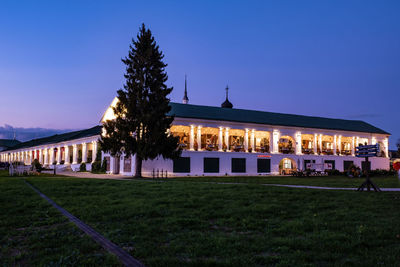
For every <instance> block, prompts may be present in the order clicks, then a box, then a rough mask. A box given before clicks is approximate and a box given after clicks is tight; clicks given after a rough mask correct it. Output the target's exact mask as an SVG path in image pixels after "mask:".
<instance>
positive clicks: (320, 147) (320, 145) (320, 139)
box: [318, 134, 322, 153]
mask: <svg viewBox="0 0 400 267" xmlns="http://www.w3.org/2000/svg"><path fill="white" fill-rule="evenodd" d="M318 139H319V140H318V141H319V151H321V153H322V134H320V135H319V138H318Z"/></svg>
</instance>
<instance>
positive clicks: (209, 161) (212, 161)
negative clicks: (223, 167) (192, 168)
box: [204, 158, 219, 173]
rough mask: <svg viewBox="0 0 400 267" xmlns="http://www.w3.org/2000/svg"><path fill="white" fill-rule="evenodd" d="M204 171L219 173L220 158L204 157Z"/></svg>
mask: <svg viewBox="0 0 400 267" xmlns="http://www.w3.org/2000/svg"><path fill="white" fill-rule="evenodd" d="M204 173H219V158H204Z"/></svg>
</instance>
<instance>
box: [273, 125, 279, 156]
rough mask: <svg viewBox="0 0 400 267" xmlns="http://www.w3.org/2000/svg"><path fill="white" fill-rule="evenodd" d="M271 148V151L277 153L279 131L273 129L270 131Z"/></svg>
mask: <svg viewBox="0 0 400 267" xmlns="http://www.w3.org/2000/svg"><path fill="white" fill-rule="evenodd" d="M272 143H273V150H272V153H274V154H276V153H279V131H278V130H274V131H273V133H272Z"/></svg>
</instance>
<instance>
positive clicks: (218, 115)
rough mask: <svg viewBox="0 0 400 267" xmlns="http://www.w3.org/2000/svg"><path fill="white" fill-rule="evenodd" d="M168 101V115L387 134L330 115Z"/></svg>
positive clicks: (355, 121)
mask: <svg viewBox="0 0 400 267" xmlns="http://www.w3.org/2000/svg"><path fill="white" fill-rule="evenodd" d="M170 105H171V107H172V109H171V111H170V112H169V114H168V115H175V116H176V117H179V118H192V119H204V120H217V121H232V122H243V123H256V124H267V125H279V126H293V127H302V128H315V129H328V130H341V131H352V132H364V133H378V134H389V133H388V132H385V131H383V130H381V129H379V128H377V127H375V126H372V125H371V124H368V123H366V122H363V121H359V120H342V119H330V118H322V117H311V116H303V115H292V114H283V113H273V112H266V111H256V110H247V109H235V108H233V109H230V108H220V107H210V106H200V105H191V104H179V103H170Z"/></svg>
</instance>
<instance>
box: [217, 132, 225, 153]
mask: <svg viewBox="0 0 400 267" xmlns="http://www.w3.org/2000/svg"><path fill="white" fill-rule="evenodd" d="M223 129H224V128H223V127H219V133H218V150H219V151H222V147H223V141H222V140H223V138H222V136H223Z"/></svg>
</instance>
